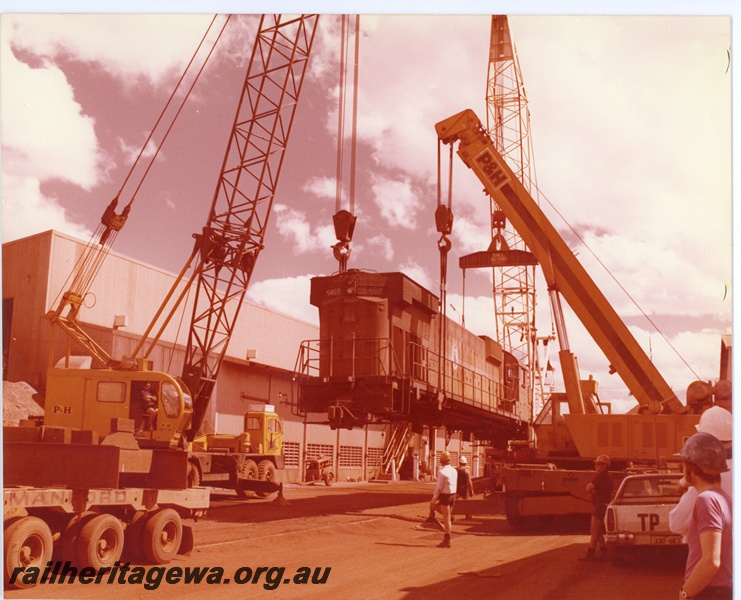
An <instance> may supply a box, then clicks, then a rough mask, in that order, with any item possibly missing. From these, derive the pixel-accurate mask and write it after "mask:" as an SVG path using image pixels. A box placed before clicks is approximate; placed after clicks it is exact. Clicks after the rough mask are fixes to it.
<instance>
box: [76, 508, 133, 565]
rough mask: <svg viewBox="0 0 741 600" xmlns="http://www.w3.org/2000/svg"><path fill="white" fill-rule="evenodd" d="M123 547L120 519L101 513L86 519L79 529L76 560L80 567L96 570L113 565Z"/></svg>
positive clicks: (122, 531) (119, 556)
mask: <svg viewBox="0 0 741 600" xmlns="http://www.w3.org/2000/svg"><path fill="white" fill-rule="evenodd" d="M123 547H124V530H123V525H122V524H121V521H120V520H119V519H117V518H116V517H114V516H113V515H108V514H103V515H98V516H97V517H93V518H92V519H90V520H89V521H87V522H86V523H85V524H84V525H83V526H82V529H81V530H80V537H79V539H78V543H77V562H78V563H79V565H80V567H82V568H85V567H92V568H93V569H95V570H96V571H97V570H99V569H101V568H103V567H113V565H114V563H115V562H116V561H117V560H118V559H119V558H121V553H122V552H123Z"/></svg>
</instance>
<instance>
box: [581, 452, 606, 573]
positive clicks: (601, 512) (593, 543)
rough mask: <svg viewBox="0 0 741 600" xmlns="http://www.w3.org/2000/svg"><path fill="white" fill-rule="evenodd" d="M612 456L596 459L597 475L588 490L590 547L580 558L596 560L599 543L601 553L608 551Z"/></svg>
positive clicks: (601, 456) (604, 455)
mask: <svg viewBox="0 0 741 600" xmlns="http://www.w3.org/2000/svg"><path fill="white" fill-rule="evenodd" d="M610 462H611V461H610V457H609V456H607V454H600V455H599V456H598V457H597V458H596V459H595V461H594V468H595V469H596V470H597V475H595V476H594V479H592V481H590V482H589V483H588V484H587V491H588V492H589V493H590V494H592V518H591V520H590V524H589V548H587V553H586V554H585V555H584V556H583V557H581V558H580V559H579V560H595V558H596V550H597V545H598V544H599V547H600V553H601V554H602V556H604V555H605V554H606V553H607V545H606V544H605V513H606V512H607V505H608V504H609V503H610V500H611V499H612V477H610V471H609V469H610Z"/></svg>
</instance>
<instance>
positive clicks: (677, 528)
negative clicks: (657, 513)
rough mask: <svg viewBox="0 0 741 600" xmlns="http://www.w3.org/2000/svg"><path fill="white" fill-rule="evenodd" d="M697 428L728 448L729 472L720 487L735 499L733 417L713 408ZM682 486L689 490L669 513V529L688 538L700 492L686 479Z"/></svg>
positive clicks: (722, 474) (701, 418)
mask: <svg viewBox="0 0 741 600" xmlns="http://www.w3.org/2000/svg"><path fill="white" fill-rule="evenodd" d="M695 427H696V429H697V431H698V432H699V433H709V434H710V435H712V436H714V437H716V438H717V439H719V440H720V441H721V442H723V445H724V446H725V447H726V452H727V453H728V457H727V462H728V468H729V470H728V471H726V472H724V473H721V474H720V487H721V489H722V490H723V491H724V492H726V493H727V494H728V495H729V496H731V497H733V484H732V481H731V473H732V472H733V467H732V461H731V459H730V452H731V439H732V437H733V415H731V413H730V412H729V411H727V410H726V409H725V408H721V407H720V406H713V407H711V408H708V409H707V410H706V411H705V412H704V413H702V415H701V416H700V422H699V423H698V424H697V425H696V426H695ZM680 485H681V486H682V487H684V488H688V489H687V491H686V492H684V494H682V497H681V498H680V500H679V503H678V504H677V505H676V506H675V507H674V508H673V509H672V510H671V512H670V513H669V529H671V530H672V531H673V532H674V533H681V534H682V535H683V536H686V535H687V527H688V525H689V521H690V517H691V516H692V510H693V509H694V507H695V500H697V496H698V492H697V490H696V489H695V488H694V487H693V486H689V487H688V486H687V485H686V482H685V480H684V478H682V480H681V481H680Z"/></svg>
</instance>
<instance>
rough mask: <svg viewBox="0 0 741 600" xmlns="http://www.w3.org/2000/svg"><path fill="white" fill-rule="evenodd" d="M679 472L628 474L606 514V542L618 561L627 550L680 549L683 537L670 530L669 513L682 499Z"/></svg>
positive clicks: (680, 475)
mask: <svg viewBox="0 0 741 600" xmlns="http://www.w3.org/2000/svg"><path fill="white" fill-rule="evenodd" d="M681 477H682V474H681V473H646V474H641V475H628V476H627V477H626V478H625V479H623V481H622V483H621V484H620V487H618V490H617V492H616V493H615V497H614V498H613V500H612V502H611V503H610V504H609V505H608V507H607V513H606V514H605V532H606V533H605V541H606V542H607V545H608V547H612V548H614V549H615V555H616V557H617V558H618V559H620V558H622V555H623V553H624V551H625V549H627V548H636V547H639V546H643V547H649V546H654V547H655V546H664V547H666V546H677V547H679V546H682V545H683V544H684V542H683V541H682V536H681V535H679V534H676V533H672V532H671V531H670V529H669V512H670V511H671V509H672V508H674V507H675V506H676V505H677V502H679V499H680V497H681V494H680V492H679V491H678V490H677V484H678V483H679V480H680V479H681Z"/></svg>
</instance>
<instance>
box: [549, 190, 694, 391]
mask: <svg viewBox="0 0 741 600" xmlns="http://www.w3.org/2000/svg"><path fill="white" fill-rule="evenodd" d="M538 197H542V198H543V199H544V200H545V201H546V202H547V203H548V205H549V206H550V207H551V208H552V209H553V210H554V211H555V213H556V214H557V215H558V216H559V217H560V218H561V220H562V221H563V222H564V223H565V224H566V226H567V227H568V228H569V230H570V231H571V232H572V233H573V234H574V235H575V236H576V238H577V239H578V240H579V241H580V242H581V243H582V244H583V245H584V247H585V248H586V249H587V250H588V251H589V253H590V254H591V255H592V256H593V257H594V259H595V260H596V261H597V262H598V263H599V265H600V266H601V267H602V268H603V269H604V270H605V272H606V273H607V274H608V275H609V276H610V278H611V279H612V280H613V281H614V282H615V283H616V284H617V286H618V287H619V288H620V289H621V290H622V291H623V293H624V294H625V295H626V296H627V297H628V299H629V300H630V301H631V302H632V303H633V305H634V306H635V307H636V308H637V309H638V311H639V312H640V313H641V315H643V317H644V318H645V319H646V320H647V321H648V322H649V323H650V324H651V326H652V327H653V328H654V329H655V330H656V333H658V334H659V335H660V336H661V338H662V339H663V340H664V341H665V342H666V343H667V345H668V346H669V347H670V348H671V349H672V350H673V351H674V353H675V354H676V355H677V356H678V357H679V359H680V360H681V361H682V362H683V363H684V365H685V366H686V367H687V368H688V369H689V370H690V372H691V373H692V374H693V375H694V376H695V377H696V378H697V379H700V376H699V375H698V374H697V373H696V372H695V370H694V369H693V368H692V366H691V365H690V364H689V363H688V362H687V361H686V360H685V358H684V357H683V356H682V354H681V353H680V352H679V350H677V348H676V347H675V346H674V344H672V343H671V341H670V340H669V338H667V337H666V335H664V332H663V331H661V329H660V328H659V326H658V325H657V324H656V323H655V322H654V320H653V319H652V318H651V317H650V316H649V315H648V314H646V312H645V311H644V310H643V308H642V307H641V305H640V304H638V301H637V300H636V299H635V298H633V296H632V295H631V294H630V292H629V291H628V290H627V289H626V288H625V287H624V286H623V284H622V283H620V281H619V280H618V278H617V277H616V276H615V275H614V274H613V273H612V271H611V270H610V269H609V268H608V267H607V265H606V264H605V263H604V262H602V260H601V259H600V257H599V256H597V253H596V252H595V251H594V250H592V248H591V247H590V246H589V244H587V242H586V241H585V240H584V238H583V237H582V236H581V235H580V234H579V232H578V231H577V230H576V229H575V228H574V227H572V225H571V223H569V221H568V220H567V219H566V217H564V216H563V214H561V212H560V211H559V210H558V208H556V206H555V205H554V204H553V203H552V202H551V201H550V199H549V198H548V197H547V196H546V195H545V194H544V193H543V192H541V191H540V190H538Z"/></svg>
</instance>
